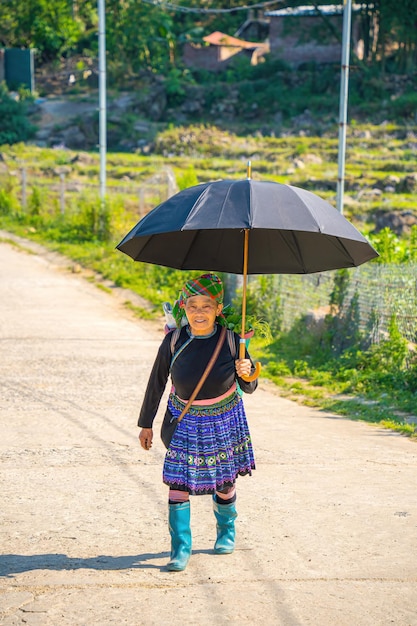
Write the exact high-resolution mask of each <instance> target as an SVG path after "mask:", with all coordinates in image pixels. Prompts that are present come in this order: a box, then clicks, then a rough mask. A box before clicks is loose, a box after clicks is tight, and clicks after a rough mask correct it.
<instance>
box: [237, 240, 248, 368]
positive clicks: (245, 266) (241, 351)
mask: <svg viewBox="0 0 417 626" xmlns="http://www.w3.org/2000/svg"><path fill="white" fill-rule="evenodd" d="M248 256H249V230H248V229H245V240H244V245H243V289H242V330H241V335H240V336H241V341H240V345H239V358H240V359H244V358H245V341H244V339H245V332H246V287H247V282H248Z"/></svg>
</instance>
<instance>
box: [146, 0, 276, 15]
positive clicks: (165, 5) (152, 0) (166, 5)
mask: <svg viewBox="0 0 417 626" xmlns="http://www.w3.org/2000/svg"><path fill="white" fill-rule="evenodd" d="M142 2H145V4H151V5H152V6H154V7H161V9H169V10H170V11H179V12H181V13H198V14H199V15H204V14H213V13H214V14H216V13H233V12H234V11H247V10H248V9H262V8H264V7H267V6H271V5H273V4H284V2H283V0H269V1H267V2H260V3H259V4H250V5H243V6H240V7H234V8H232V9H195V8H193V7H183V6H181V5H179V4H173V3H172V2H166V1H165V0H142Z"/></svg>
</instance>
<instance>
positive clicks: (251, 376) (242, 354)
mask: <svg viewBox="0 0 417 626" xmlns="http://www.w3.org/2000/svg"><path fill="white" fill-rule="evenodd" d="M245 347H246V341H245V339H242V338H241V339H240V344H239V359H244V358H245ZM260 373H261V364H260V363H259V361H258V362H257V363H255V371H254V372H253V374H248V375H244V376H241V378H242V379H243V380H244V381H245V382H246V383H251V382H252V381H254V380H256V379H257V378H259V374H260Z"/></svg>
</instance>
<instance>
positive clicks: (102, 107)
mask: <svg viewBox="0 0 417 626" xmlns="http://www.w3.org/2000/svg"><path fill="white" fill-rule="evenodd" d="M104 2H105V0H98V77H99V84H98V89H99V148H100V198H101V201H102V202H104V200H105V197H106V151H107V135H106V13H105V7H104Z"/></svg>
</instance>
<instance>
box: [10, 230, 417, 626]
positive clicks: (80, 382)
mask: <svg viewBox="0 0 417 626" xmlns="http://www.w3.org/2000/svg"><path fill="white" fill-rule="evenodd" d="M0 235H1V237H2V241H1V243H0V289H1V291H0V346H1V358H0V379H1V403H0V411H1V434H0V470H1V494H2V495H1V507H0V511H1V531H0V532H1V557H0V575H1V578H0V615H1V618H0V623H1V624H3V625H5V626H12V625H13V626H14V625H23V624H25V625H29V626H35V625H36V626H38V625H39V626H67V625H68V626H80V625H85V626H91V625H97V626H107V625H110V624H115V625H121V624H127V625H129V626H142V625H143V626H159V625H160V624H172V625H174V626H175V625H180V624H181V625H182V624H191V625H194V624H195V625H199V626H209V625H210V626H212V625H215V624H218V625H223V624H233V625H238V624H239V625H240V624H256V625H257V624H262V625H264V626H272V625H274V626H275V625H277V626H304V625H307V624H308V625H313V626H388V625H392V624H395V625H397V626H415V625H417V447H416V443H415V442H412V441H410V440H408V439H406V438H404V437H402V436H399V435H396V434H394V433H392V432H390V431H388V430H382V429H380V428H376V427H374V426H370V425H367V424H362V423H357V422H351V421H349V420H347V419H343V418H340V417H337V416H335V415H331V414H329V413H324V412H321V411H318V410H315V409H311V408H307V407H302V406H298V405H297V404H295V403H292V402H290V401H288V400H285V399H282V398H280V397H279V395H278V394H277V393H276V392H274V389H273V388H272V386H271V385H268V384H267V383H263V384H261V386H260V388H259V389H258V391H257V392H256V393H255V394H254V395H253V396H250V397H245V401H246V408H247V413H248V419H249V423H250V428H251V431H252V435H253V439H254V446H255V453H256V462H257V469H256V471H255V472H254V474H253V476H252V477H250V478H249V477H245V478H239V479H238V511H239V517H238V520H237V548H236V551H235V552H234V554H232V555H227V556H217V555H214V554H213V552H212V548H213V543H214V539H215V522H214V517H213V514H212V511H211V500H210V497H200V498H198V497H194V498H192V500H191V505H192V528H193V555H192V558H191V561H190V563H189V566H188V568H187V570H186V571H185V572H181V573H171V572H167V571H166V570H165V564H166V563H167V560H168V553H169V536H168V530H167V490H166V487H165V486H164V485H163V484H162V481H161V468H162V462H163V457H164V448H163V445H162V443H161V442H160V440H159V437H158V432H157V433H156V437H155V443H154V447H153V448H152V450H151V451H150V452H145V451H143V450H142V449H141V448H140V447H139V444H138V442H137V433H138V431H137V428H136V419H137V414H138V410H139V406H140V403H141V399H142V397H143V393H144V388H145V384H146V381H147V377H148V374H149V371H150V368H151V365H152V362H153V359H154V356H155V353H156V350H157V347H158V345H159V342H160V341H161V339H162V334H163V333H162V327H160V326H159V325H158V324H155V323H150V322H140V321H137V320H135V319H133V318H132V317H131V316H130V314H129V313H127V312H126V311H125V310H124V308H123V306H122V304H121V300H120V298H119V297H117V295H111V294H108V293H106V292H104V291H103V290H100V289H98V288H97V286H95V285H93V284H91V283H89V282H88V281H87V280H85V278H83V277H82V276H80V275H77V274H75V273H71V271H69V270H68V267H67V266H68V265H70V262H62V260H61V261H60V260H59V258H58V257H56V256H54V255H51V254H50V253H46V252H45V251H42V249H41V248H39V247H38V246H35V245H34V244H30V243H28V242H27V243H24V246H23V248H22V247H20V248H18V247H16V246H13V245H11V244H10V243H8V242H7V241H6V238H7V237H8V235H6V233H0ZM14 239H15V240H16V238H14ZM30 251H32V253H30ZM33 252H36V253H35V254H33ZM116 254H118V253H116ZM132 262H133V261H132ZM162 414H163V406H162V405H161V409H160V412H159V414H158V417H157V424H156V431H158V429H159V425H160V421H161V418H162Z"/></svg>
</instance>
